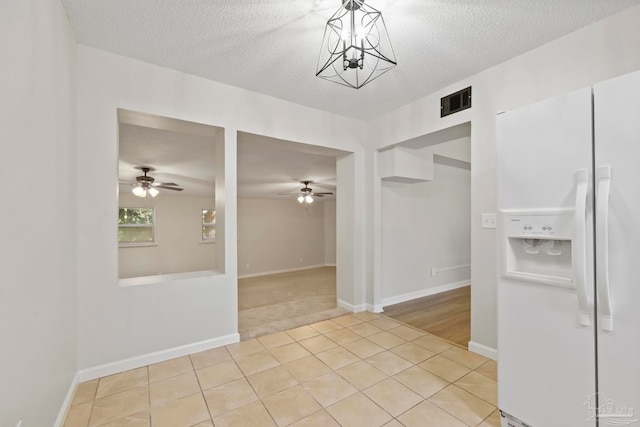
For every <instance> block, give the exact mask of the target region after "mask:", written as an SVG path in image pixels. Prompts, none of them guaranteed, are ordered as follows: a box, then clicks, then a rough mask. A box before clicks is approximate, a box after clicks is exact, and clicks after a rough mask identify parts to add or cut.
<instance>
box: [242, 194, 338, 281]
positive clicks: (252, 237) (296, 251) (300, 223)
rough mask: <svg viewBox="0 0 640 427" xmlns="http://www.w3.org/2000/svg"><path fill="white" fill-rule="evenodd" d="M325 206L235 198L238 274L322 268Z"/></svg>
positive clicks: (293, 201) (292, 201) (315, 203)
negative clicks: (236, 208) (236, 207)
mask: <svg viewBox="0 0 640 427" xmlns="http://www.w3.org/2000/svg"><path fill="white" fill-rule="evenodd" d="M324 204H325V203H324V202H314V203H313V204H311V205H308V206H305V205H303V204H300V203H298V201H297V200H295V199H291V200H273V199H238V275H240V276H251V275H259V274H268V273H275V272H280V271H286V270H294V269H300V268H305V267H317V266H321V265H325V264H326V261H325V208H324ZM334 223H335V215H334ZM334 236H335V233H334ZM334 240H335V237H334Z"/></svg>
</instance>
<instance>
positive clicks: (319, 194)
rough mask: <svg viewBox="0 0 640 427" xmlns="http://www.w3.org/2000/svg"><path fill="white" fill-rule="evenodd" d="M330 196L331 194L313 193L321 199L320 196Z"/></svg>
mask: <svg viewBox="0 0 640 427" xmlns="http://www.w3.org/2000/svg"><path fill="white" fill-rule="evenodd" d="M331 194H333V193H313V195H314V196H321V197H322V196H329V195H331Z"/></svg>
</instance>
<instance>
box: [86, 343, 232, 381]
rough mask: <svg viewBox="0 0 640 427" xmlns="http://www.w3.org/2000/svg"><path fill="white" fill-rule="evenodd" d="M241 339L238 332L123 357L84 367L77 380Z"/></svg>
mask: <svg viewBox="0 0 640 427" xmlns="http://www.w3.org/2000/svg"><path fill="white" fill-rule="evenodd" d="M239 341H240V334H238V333H237V332H236V333H233V334H229V335H224V336H221V337H218V338H213V339H210V340H205V341H200V342H196V343H193V344H187V345H182V346H179V347H173V348H169V349H166V350H160V351H156V352H154V353H148V354H143V355H141V356H135V357H131V358H129V359H123V360H118V361H116V362H111V363H107V364H104V365H100V366H94V367H93V368H87V369H82V370H80V371H78V374H77V375H76V380H77V382H84V381H90V380H95V379H96V378H101V377H104V376H107V375H113V374H117V373H119V372H124V371H128V370H130V369H135V368H140V367H142V366H147V365H151V364H154V363H158V362H164V361H166V360H170V359H174V358H176V357H181V356H186V355H188V354H192V353H198V352H200V351H205V350H210V349H212V348H216V347H221V346H223V345H227V344H233V343H237V342H239Z"/></svg>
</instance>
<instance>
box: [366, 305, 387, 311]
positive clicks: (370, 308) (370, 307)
mask: <svg viewBox="0 0 640 427" xmlns="http://www.w3.org/2000/svg"><path fill="white" fill-rule="evenodd" d="M367 311H371V312H373V313H382V312H383V311H384V307H383V306H382V304H376V305H374V304H367Z"/></svg>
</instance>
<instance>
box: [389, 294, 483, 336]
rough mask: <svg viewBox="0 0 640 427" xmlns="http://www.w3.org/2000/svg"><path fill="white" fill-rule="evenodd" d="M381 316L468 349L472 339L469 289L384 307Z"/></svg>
mask: <svg viewBox="0 0 640 427" xmlns="http://www.w3.org/2000/svg"><path fill="white" fill-rule="evenodd" d="M383 314H384V315H385V316H387V317H390V318H392V319H395V320H398V321H400V322H403V323H406V324H407V325H410V326H413V327H414V328H418V329H422V330H423V331H426V332H429V333H431V334H433V335H436V336H438V337H440V338H444V339H445V340H447V341H450V342H452V343H454V344H457V345H459V346H462V347H464V348H467V346H468V343H469V340H470V339H471V286H465V287H464V288H458V289H454V290H452V291H447V292H441V293H439V294H436V295H431V296H428V297H423V298H417V299H414V300H411V301H407V302H403V303H400V304H394V305H390V306H387V307H384V312H383Z"/></svg>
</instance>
